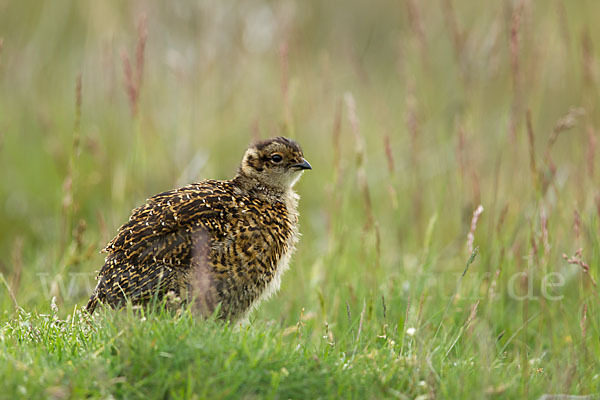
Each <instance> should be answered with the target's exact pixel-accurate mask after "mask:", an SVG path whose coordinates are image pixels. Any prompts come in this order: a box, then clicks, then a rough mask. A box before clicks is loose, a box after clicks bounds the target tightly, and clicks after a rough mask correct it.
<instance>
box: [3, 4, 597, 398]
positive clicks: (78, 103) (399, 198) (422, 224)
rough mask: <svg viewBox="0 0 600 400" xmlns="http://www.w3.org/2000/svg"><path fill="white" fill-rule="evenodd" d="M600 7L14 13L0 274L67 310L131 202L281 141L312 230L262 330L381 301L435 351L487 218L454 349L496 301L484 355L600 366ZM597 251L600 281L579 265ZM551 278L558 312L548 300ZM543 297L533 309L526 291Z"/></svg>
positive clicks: (35, 298)
mask: <svg viewBox="0 0 600 400" xmlns="http://www.w3.org/2000/svg"><path fill="white" fill-rule="evenodd" d="M598 15H600V3H599V2H597V1H593V0H588V1H577V2H570V1H561V0H557V1H546V2H534V1H525V0H523V1H508V0H507V1H496V2H472V1H466V0H440V1H437V2H433V3H423V2H418V1H416V0H403V1H395V2H390V1H384V0H378V1H375V2H359V1H349V2H343V3H341V2H319V1H303V2H293V1H279V2H269V1H259V0H250V1H239V2H220V1H206V2H201V3H200V4H192V3H191V2H183V1H173V2H168V3H161V2H155V1H136V2H117V1H107V2H71V1H63V0H56V1H52V2H50V1H41V2H28V1H20V2H15V1H2V2H0V38H1V40H2V48H1V50H0V255H1V257H0V272H2V274H3V275H4V277H5V278H6V281H7V285H8V286H10V288H11V291H12V293H13V294H14V296H15V299H16V301H17V302H18V304H19V306H21V307H24V308H26V309H38V310H47V309H48V308H49V305H50V299H51V298H52V296H56V297H57V301H58V302H59V305H61V310H64V312H65V313H66V312H68V310H71V309H72V307H73V305H74V304H79V305H82V304H84V302H85V301H86V299H87V297H88V295H89V293H90V291H91V288H92V287H93V285H94V280H93V277H94V276H95V272H96V271H97V270H98V269H99V268H100V266H101V265H102V261H103V256H102V255H101V254H99V253H98V252H99V250H100V249H101V248H102V247H103V246H104V244H105V243H106V242H107V241H108V240H109V239H110V238H112V236H113V235H114V233H115V232H116V229H117V228H118V226H119V225H120V224H121V223H123V222H124V221H126V219H127V217H128V215H129V213H130V211H131V209H132V208H134V207H136V206H138V205H140V204H141V203H142V202H143V201H144V199H145V198H147V197H149V196H151V195H152V194H155V193H158V192H160V191H164V190H167V189H170V188H173V187H177V186H180V185H184V184H186V183H189V182H193V181H197V180H201V179H204V178H217V179H227V178H229V177H231V176H232V175H233V174H234V173H235V171H236V168H237V165H238V163H239V161H240V159H241V156H242V154H243V151H244V149H245V147H246V146H247V145H248V143H250V142H251V141H252V140H254V139H256V138H265V137H270V136H275V135H285V136H290V137H293V138H295V139H296V140H298V141H299V142H300V143H301V144H302V146H303V148H304V152H305V155H306V157H307V159H308V160H309V161H310V162H311V164H312V165H313V171H310V172H308V173H306V174H305V175H304V177H303V179H302V180H301V182H300V183H299V184H298V186H297V190H298V192H299V193H300V195H301V197H302V199H301V203H300V208H301V231H302V233H303V238H302V240H301V242H300V244H299V247H298V251H297V254H296V256H295V257H294V261H293V263H292V268H291V270H290V271H289V272H288V273H287V274H286V275H285V277H284V279H283V285H282V290H281V292H280V293H279V294H278V295H277V296H276V297H275V298H274V299H272V300H271V301H270V302H268V303H267V304H264V305H263V306H262V307H261V308H260V309H259V311H258V312H256V313H255V314H254V316H253V319H258V320H276V321H280V323H281V324H282V325H284V326H287V325H290V324H294V323H295V322H296V321H297V320H298V318H299V316H300V313H301V310H302V309H304V314H303V318H304V319H305V320H307V321H313V322H312V323H313V324H314V326H315V327H316V326H322V324H323V323H324V322H328V323H329V324H331V325H336V324H337V325H340V326H342V325H344V324H346V323H347V322H346V318H347V316H346V313H347V312H350V313H351V314H352V315H353V316H355V315H356V314H357V313H360V311H361V308H362V304H363V300H366V301H367V304H368V315H369V318H371V317H373V318H378V321H380V322H381V320H382V318H383V319H384V320H385V321H387V322H388V323H389V324H390V326H391V327H392V328H393V329H395V330H396V331H400V332H402V330H403V329H404V328H405V327H406V326H408V325H410V326H415V327H418V328H419V329H422V331H423V332H424V333H423V334H424V335H426V336H424V337H428V338H432V337H435V336H434V333H435V328H436V327H437V323H438V322H437V321H438V320H439V319H440V318H441V319H442V322H443V320H444V317H445V314H444V315H442V312H443V310H444V308H445V307H446V302H447V301H448V300H449V299H450V297H451V295H452V293H453V291H454V290H455V288H456V283H457V276H458V275H459V274H460V273H461V272H462V271H463V268H464V265H465V262H466V260H467V258H468V256H469V251H468V250H467V234H468V233H469V230H470V228H471V218H472V214H473V212H474V210H475V209H476V208H477V206H478V205H479V204H481V205H482V206H483V208H484V211H483V213H482V214H481V216H480V218H479V221H478V222H477V227H476V230H475V231H474V233H475V235H474V244H475V245H476V246H479V248H480V254H479V256H478V258H477V259H476V261H475V263H474V264H473V265H472V266H471V270H470V271H469V272H468V274H467V275H466V277H465V281H464V282H463V284H462V288H461V291H460V292H459V295H458V296H457V298H456V299H455V301H454V302H453V306H455V307H456V310H457V311H456V313H455V314H451V315H452V320H451V321H447V322H448V325H447V326H448V331H447V334H448V337H449V336H451V332H454V331H455V330H456V329H459V328H460V327H461V326H462V324H463V323H464V321H465V319H466V318H467V316H468V315H469V314H470V313H472V312H471V311H470V310H472V307H474V305H475V304H476V302H477V301H480V303H477V304H478V307H479V310H478V311H477V307H476V308H475V313H476V314H477V313H478V314H477V316H474V317H473V318H474V322H473V324H474V325H473V326H474V327H475V328H474V329H475V332H476V334H475V336H474V337H476V338H477V340H473V342H474V343H471V344H470V345H469V346H470V347H469V349H470V350H471V351H473V352H474V353H472V354H480V355H481V356H482V357H483V355H482V354H488V353H489V354H488V356H489V357H491V358H492V359H493V358H494V357H495V355H492V354H491V353H494V351H496V350H498V349H503V346H504V344H506V346H504V349H505V350H507V351H509V352H510V351H514V353H510V355H509V357H514V358H515V359H519V357H520V354H522V350H523V349H526V352H529V353H531V354H538V355H539V354H548V353H550V354H551V355H550V356H548V357H549V358H550V359H552V360H554V361H553V362H554V364H553V365H554V368H555V370H556V371H560V370H562V369H563V368H566V367H564V365H565V364H563V361H564V360H563V358H561V357H566V358H567V359H568V360H566V361H564V362H565V363H566V364H567V365H570V364H569V363H574V362H575V361H574V360H577V357H575V354H577V353H578V352H579V351H581V348H583V347H586V348H588V349H589V350H586V351H592V352H595V354H596V358H597V356H598V354H599V347H598V343H597V340H595V341H594V342H593V345H592V344H590V343H592V342H590V340H591V339H590V336H591V337H593V338H595V339H597V337H598V332H599V328H600V327H599V322H600V320H599V317H598V316H599V314H598V295H597V289H596V287H595V285H594V284H592V283H591V279H590V276H591V277H592V278H593V279H597V274H598V271H597V266H598V262H599V260H600V254H599V251H600V246H599V244H598V224H597V219H598V213H600V197H599V195H600V191H599V190H598V185H597V182H598V174H599V172H600V171H598V160H597V155H598V150H597V147H596V146H597V144H596V143H597V140H598V130H599V127H600V113H599V112H598V106H599V98H598V79H599V69H598V68H599V64H598V56H597V48H598V46H599V45H600V25H598V24H597V23H596V19H597V16H598ZM142 48H143V50H142ZM127 66H129V68H130V69H131V76H132V77H131V78H127V72H126V71H127ZM138 76H139V78H137V77H138ZM79 77H80V78H79ZM79 79H80V90H79V89H77V88H78V81H79ZM128 85H130V86H129V89H127V86H128ZM136 89H139V94H138V97H137V98H136V100H135V101H132V99H131V97H130V93H131V91H132V90H133V91H136ZM128 90H129V92H128ZM134 97H135V96H134ZM78 98H79V100H78ZM528 112H529V115H530V118H529V122H530V129H528V127H527V117H526V116H527V113H528ZM579 248H583V253H582V256H581V257H582V260H583V262H586V263H587V264H589V266H590V267H591V268H590V271H589V273H587V274H586V273H585V272H584V268H582V267H581V266H580V265H573V264H568V263H567V261H566V260H565V259H564V258H563V257H562V254H563V253H566V254H568V255H569V256H571V255H573V254H574V253H575V252H576V251H577V250H578V249H579ZM549 272H558V273H560V274H561V276H562V277H563V278H564V283H565V284H564V286H561V287H557V288H553V289H551V290H550V292H551V294H553V295H564V296H565V297H564V298H563V299H562V300H561V301H550V300H548V299H547V298H544V296H542V295H543V291H542V289H541V286H540V285H541V283H542V282H543V278H544V276H545V274H547V273H549ZM525 273H526V274H528V278H529V280H528V281H527V280H524V279H523V274H525ZM515 274H522V275H517V277H518V279H515V276H516V275H515ZM511 279H512V280H511ZM529 284H531V285H532V286H531V287H532V288H533V289H532V290H533V291H532V292H531V293H532V294H533V295H534V296H537V297H538V298H537V299H533V298H531V299H529V300H530V301H523V300H518V299H516V297H515V296H514V295H513V296H511V293H513V294H515V293H516V294H517V295H521V294H523V293H525V291H526V289H527V288H528V287H529V286H528V285H529ZM0 287H1V289H0V306H1V307H2V309H3V310H4V315H5V317H6V316H10V315H12V310H13V300H12V299H11V296H9V294H8V291H7V290H6V285H4V286H0ZM511 290H513V292H511ZM382 296H383V297H382ZM382 298H383V299H385V301H387V305H386V307H387V309H386V315H385V316H383V317H382V315H381V314H382V306H383V304H382V302H383V300H382ZM63 306H64V307H63ZM584 313H585V314H584ZM583 315H585V318H584V317H583ZM375 316H376V317H375ZM531 316H535V317H536V318H535V320H534V322H533V323H532V325H531V326H530V325H528V322H527V321H529V320H530V318H531ZM369 320H371V319H369ZM377 324H379V322H377ZM584 327H585V328H586V329H587V332H588V333H587V337H586V330H585V329H584ZM419 332H421V331H419ZM425 332H427V333H425ZM461 332H462V331H461ZM520 332H524V335H523V337H522V338H520V339H519V340H512V341H511V340H509V341H508V342H507V338H509V337H511V335H513V334H515V335H516V334H519V333H520ZM314 335H315V337H317V336H318V335H319V333H316V332H315V333H314ZM427 335H428V336H427ZM511 339H512V338H511ZM423 340H424V341H425V340H426V339H425V338H424V339H423ZM517 343H519V344H517ZM513 345H514V346H515V347H514V348H513ZM579 345H581V346H582V347H578V346H579ZM523 346H524V347H523ZM590 346H591V347H590ZM491 348H494V349H496V350H494V351H492V350H490V349H491ZM553 349H554V350H553ZM567 349H570V350H571V351H572V353H570V352H568V351H567ZM486 351H487V352H488V353H486ZM469 354H471V353H469ZM571 356H573V357H574V358H571ZM552 357H556V358H552ZM569 360H570V361H569ZM583 368H584V370H585V371H588V372H589V368H591V364H585V365H584V367H583ZM586 368H587V369H586ZM567 369H568V368H567ZM554 377H556V376H554ZM547 379H548V380H549V381H550V380H551V379H552V375H550V376H548V378H547ZM565 379H566V378H565ZM570 379H571V380H572V379H573V378H572V377H571V378H570ZM560 382H561V383H557V385H558V387H563V386H560V385H562V383H564V381H560ZM570 384H571V383H569V385H570ZM588 384H589V385H592V387H596V388H597V385H598V383H597V381H596V383H593V382H588ZM593 385H596V386H593ZM564 387H565V388H569V387H570V386H567V385H566V384H565V386H564Z"/></svg>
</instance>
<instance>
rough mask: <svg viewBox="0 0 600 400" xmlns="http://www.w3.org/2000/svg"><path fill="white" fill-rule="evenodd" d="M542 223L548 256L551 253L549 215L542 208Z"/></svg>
mask: <svg viewBox="0 0 600 400" xmlns="http://www.w3.org/2000/svg"><path fill="white" fill-rule="evenodd" d="M540 224H541V227H542V244H543V245H544V257H546V258H547V257H548V254H550V240H549V234H548V216H547V215H546V212H545V211H544V210H543V209H542V210H541V211H540Z"/></svg>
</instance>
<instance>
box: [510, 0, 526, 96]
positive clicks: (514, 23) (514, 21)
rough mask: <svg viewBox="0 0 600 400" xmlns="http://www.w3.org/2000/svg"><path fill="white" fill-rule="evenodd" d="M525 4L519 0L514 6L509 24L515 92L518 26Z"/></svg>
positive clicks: (517, 79)
mask: <svg viewBox="0 0 600 400" xmlns="http://www.w3.org/2000/svg"><path fill="white" fill-rule="evenodd" d="M524 6H525V1H524V0H521V1H519V3H518V4H517V6H516V7H515V8H514V10H513V13H512V16H511V24H510V42H509V50H510V68H511V71H512V77H513V91H514V92H515V93H517V92H518V88H519V83H520V76H519V74H520V71H519V52H520V48H519V47H520V28H521V18H522V16H523V9H524Z"/></svg>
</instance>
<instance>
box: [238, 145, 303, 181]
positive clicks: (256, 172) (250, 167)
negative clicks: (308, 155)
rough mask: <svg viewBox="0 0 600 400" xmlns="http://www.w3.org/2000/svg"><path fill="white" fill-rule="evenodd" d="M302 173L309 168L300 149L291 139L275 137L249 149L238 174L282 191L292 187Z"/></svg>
mask: <svg viewBox="0 0 600 400" xmlns="http://www.w3.org/2000/svg"><path fill="white" fill-rule="evenodd" d="M306 169H312V167H311V166H310V164H309V163H308V161H306V160H305V159H304V154H303V153H302V149H301V148H300V145H299V144H298V143H296V142H295V141H293V140H291V139H288V138H284V137H276V138H272V139H267V140H263V141H260V142H257V143H255V144H253V145H252V146H250V147H249V148H248V150H246V154H244V159H243V160H242V165H241V166H240V172H239V174H240V175H242V176H245V177H247V178H251V179H252V180H255V181H257V182H258V183H260V184H261V185H264V186H266V187H270V188H274V189H279V190H282V191H283V190H286V189H288V188H291V187H292V186H294V184H295V183H296V182H297V181H298V179H299V178H300V176H301V175H302V172H303V171H304V170H306Z"/></svg>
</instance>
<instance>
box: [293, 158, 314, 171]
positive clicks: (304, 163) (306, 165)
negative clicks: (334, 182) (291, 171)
mask: <svg viewBox="0 0 600 400" xmlns="http://www.w3.org/2000/svg"><path fill="white" fill-rule="evenodd" d="M292 168H298V169H312V167H311V166H310V164H309V163H308V161H306V160H305V159H304V158H303V159H302V162H301V163H298V164H294V165H292Z"/></svg>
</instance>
